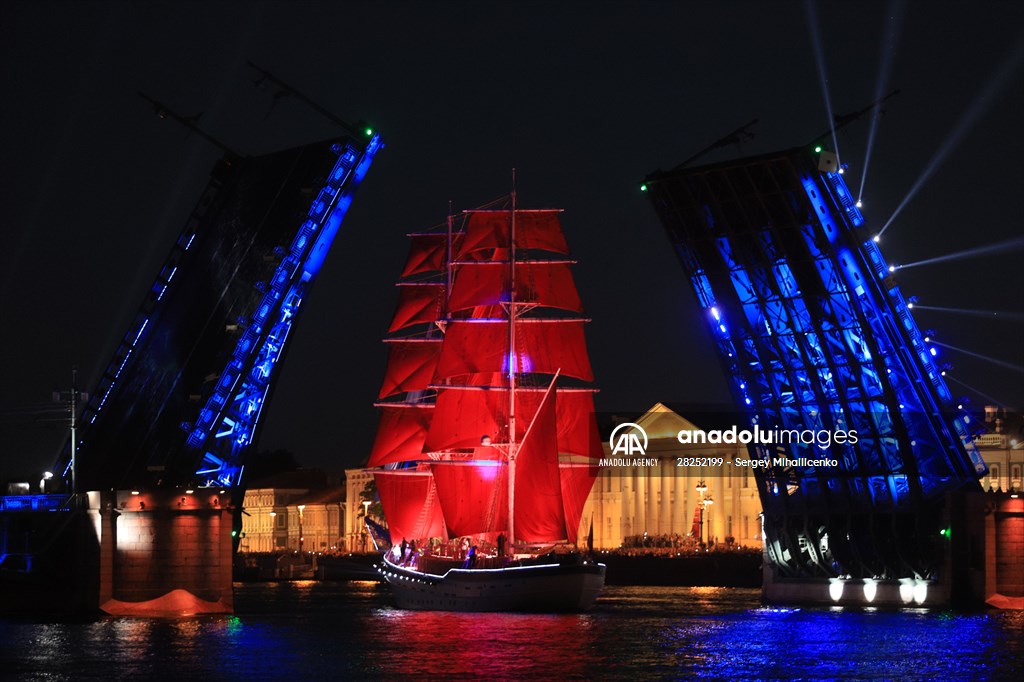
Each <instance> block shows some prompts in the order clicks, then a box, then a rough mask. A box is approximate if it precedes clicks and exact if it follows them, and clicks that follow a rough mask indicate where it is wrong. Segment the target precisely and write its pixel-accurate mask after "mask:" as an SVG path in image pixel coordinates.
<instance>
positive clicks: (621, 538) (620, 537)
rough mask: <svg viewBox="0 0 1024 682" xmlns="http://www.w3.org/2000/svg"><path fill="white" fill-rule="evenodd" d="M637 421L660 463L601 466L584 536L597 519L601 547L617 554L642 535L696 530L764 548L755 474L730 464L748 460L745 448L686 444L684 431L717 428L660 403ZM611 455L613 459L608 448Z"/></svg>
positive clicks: (650, 454)
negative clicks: (681, 437)
mask: <svg viewBox="0 0 1024 682" xmlns="http://www.w3.org/2000/svg"><path fill="white" fill-rule="evenodd" d="M635 423H636V424H637V425H638V426H640V427H641V428H642V429H643V430H644V432H645V433H646V434H647V438H648V445H647V448H646V451H645V455H644V457H645V458H647V459H657V460H658V464H657V466H630V467H624V466H611V467H606V468H604V469H602V471H601V474H600V476H599V477H598V479H597V481H596V482H595V483H594V489H593V490H592V491H591V493H590V498H589V499H588V500H587V504H586V506H585V507H584V508H583V518H582V520H581V522H580V531H579V532H580V535H579V537H581V538H585V537H586V536H587V534H588V533H589V532H590V523H591V519H592V520H593V524H594V548H595V549H615V548H618V547H620V546H622V545H623V543H625V542H626V539H627V538H630V537H636V536H643V535H644V533H646V534H647V535H648V536H678V537H679V538H684V537H686V536H688V535H689V534H690V533H691V531H694V530H696V531H697V533H696V535H697V536H699V537H700V538H701V539H703V540H704V541H705V542H707V541H708V540H709V539H711V540H714V541H715V542H717V543H726V542H729V541H730V540H731V542H732V543H733V544H736V545H742V546H746V547H759V546H760V544H761V526H760V520H759V518H758V515H759V514H760V513H761V503H760V500H758V497H757V487H756V486H755V484H754V476H753V473H752V472H751V470H750V469H748V468H746V467H737V466H735V465H730V464H726V462H733V461H734V460H735V459H736V458H741V459H745V458H747V457H748V456H749V455H748V454H747V449H746V447H745V446H743V445H739V444H719V445H710V444H706V445H690V444H688V445H682V444H680V443H679V441H678V440H677V437H676V436H677V434H678V433H679V432H680V431H683V430H686V431H696V430H699V429H701V428H704V429H710V428H714V427H712V426H710V425H704V424H694V423H692V422H690V421H689V420H687V419H686V418H684V417H682V416H681V415H679V414H678V413H676V412H675V411H674V410H672V409H671V408H669V407H667V406H666V405H664V404H662V403H657V404H655V405H654V407H652V408H651V409H649V410H648V411H647V412H646V413H644V415H643V416H641V417H640V418H639V419H637V420H636V422H635ZM605 452H606V453H608V457H609V458H610V459H614V458H613V456H612V453H611V448H610V447H609V445H608V444H607V443H605ZM690 458H692V459H694V460H696V461H695V462H691V461H689V459H690ZM709 458H710V459H713V460H714V459H718V458H721V460H722V464H720V465H717V466H715V465H712V464H709V463H706V462H704V461H703V460H705V459H709ZM680 460H681V461H680ZM698 522H699V528H696V526H697V525H698Z"/></svg>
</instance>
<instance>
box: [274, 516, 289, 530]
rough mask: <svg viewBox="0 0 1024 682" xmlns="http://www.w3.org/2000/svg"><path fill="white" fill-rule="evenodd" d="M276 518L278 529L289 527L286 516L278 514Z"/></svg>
mask: <svg viewBox="0 0 1024 682" xmlns="http://www.w3.org/2000/svg"><path fill="white" fill-rule="evenodd" d="M274 518H276V519H277V527H278V528H287V527H288V519H287V517H285V515H284V514H278V515H277V516H275V517H274Z"/></svg>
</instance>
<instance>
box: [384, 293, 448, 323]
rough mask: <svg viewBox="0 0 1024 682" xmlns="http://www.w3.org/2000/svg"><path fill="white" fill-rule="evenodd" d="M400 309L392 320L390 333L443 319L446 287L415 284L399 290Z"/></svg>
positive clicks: (396, 310) (398, 308) (397, 309)
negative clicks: (442, 309) (442, 307)
mask: <svg viewBox="0 0 1024 682" xmlns="http://www.w3.org/2000/svg"><path fill="white" fill-rule="evenodd" d="M399 291H400V293H399V295H398V307H397V308H396V309H395V316H394V317H393V318H392V319H391V326H390V327H388V331H389V332H397V331H401V330H402V329H405V328H407V327H411V326H413V325H417V324H426V323H431V322H434V321H436V320H437V319H439V318H440V317H441V306H442V303H443V302H444V285H443V284H428V283H415V284H412V283H410V284H406V285H404V286H402V287H400V288H399Z"/></svg>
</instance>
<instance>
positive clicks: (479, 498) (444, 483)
mask: <svg viewBox="0 0 1024 682" xmlns="http://www.w3.org/2000/svg"><path fill="white" fill-rule="evenodd" d="M430 470H431V471H432V472H433V474H434V481H435V483H436V484H437V494H438V498H439V499H440V501H441V509H443V510H444V521H445V524H446V525H447V527H448V533H449V535H450V536H451V537H459V536H460V535H475V534H477V533H497V532H504V531H506V530H508V467H507V466H505V465H504V464H503V463H501V462H434V463H433V464H431V465H430Z"/></svg>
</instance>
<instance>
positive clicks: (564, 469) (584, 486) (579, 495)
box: [558, 394, 599, 544]
mask: <svg viewBox="0 0 1024 682" xmlns="http://www.w3.org/2000/svg"><path fill="white" fill-rule="evenodd" d="M558 399H559V400H561V399H562V396H561V394H559V396H558ZM558 468H559V471H560V472H561V475H562V508H563V509H564V510H565V530H566V533H568V536H569V542H571V543H573V544H576V533H577V531H578V530H579V527H580V517H581V516H582V515H583V506H584V505H585V504H586V503H587V497H589V496H590V491H591V490H592V489H593V488H594V481H596V480H597V474H598V471H599V469H598V467H596V466H594V465H593V464H560V465H559V467H558Z"/></svg>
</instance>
